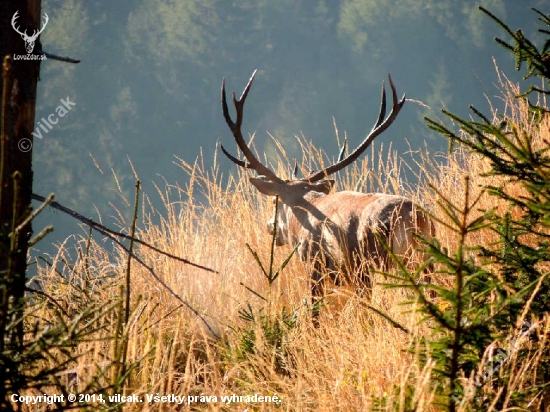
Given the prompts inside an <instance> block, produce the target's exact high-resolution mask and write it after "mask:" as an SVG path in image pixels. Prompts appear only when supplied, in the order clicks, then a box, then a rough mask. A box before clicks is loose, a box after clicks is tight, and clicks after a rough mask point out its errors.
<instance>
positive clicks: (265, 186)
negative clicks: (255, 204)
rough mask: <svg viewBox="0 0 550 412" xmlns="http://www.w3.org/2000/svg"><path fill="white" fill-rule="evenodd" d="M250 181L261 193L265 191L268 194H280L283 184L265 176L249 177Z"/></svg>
mask: <svg viewBox="0 0 550 412" xmlns="http://www.w3.org/2000/svg"><path fill="white" fill-rule="evenodd" d="M248 180H249V182H250V183H252V185H253V186H254V187H255V188H256V189H258V191H259V192H260V193H263V194H264V195H267V196H277V195H280V191H281V185H280V184H279V183H277V182H272V181H270V180H269V179H268V178H267V177H265V176H260V177H250V178H248Z"/></svg>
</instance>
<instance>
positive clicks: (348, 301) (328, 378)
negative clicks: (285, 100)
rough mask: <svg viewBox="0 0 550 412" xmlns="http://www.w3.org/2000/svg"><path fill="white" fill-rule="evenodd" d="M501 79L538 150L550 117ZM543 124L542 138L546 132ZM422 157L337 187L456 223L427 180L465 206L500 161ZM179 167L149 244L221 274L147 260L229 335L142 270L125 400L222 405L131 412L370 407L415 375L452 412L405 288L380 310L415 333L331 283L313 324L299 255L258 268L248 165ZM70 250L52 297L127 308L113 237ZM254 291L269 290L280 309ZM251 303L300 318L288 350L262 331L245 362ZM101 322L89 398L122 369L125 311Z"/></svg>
mask: <svg viewBox="0 0 550 412" xmlns="http://www.w3.org/2000/svg"><path fill="white" fill-rule="evenodd" d="M501 84H502V86H503V95H502V98H503V99H504V102H505V103H506V105H507V107H506V110H507V114H508V115H509V116H510V117H511V118H513V119H514V121H515V122H516V123H517V125H518V127H520V128H521V129H524V130H525V131H527V132H528V133H530V134H531V135H532V136H535V138H536V139H540V140H537V142H536V144H537V145H542V144H547V143H544V139H546V141H548V140H549V139H550V132H549V129H550V121H549V119H548V118H547V119H546V120H545V122H544V123H543V124H542V125H540V126H535V125H533V124H531V123H529V121H528V117H527V108H526V107H525V106H524V105H522V104H520V103H518V101H517V100H516V99H514V97H513V96H514V95H515V94H517V92H518V90H517V88H516V86H515V85H513V84H511V83H509V82H508V81H507V80H506V79H505V78H504V77H502V78H501ZM535 127H540V130H534V128H535ZM303 147H304V148H305V150H306V155H305V159H308V161H311V159H315V162H316V164H304V170H305V171H309V170H308V169H309V168H318V166H319V163H323V162H324V161H325V162H326V157H325V156H324V155H323V154H322V153H319V152H316V151H315V149H313V148H312V147H311V145H309V144H303ZM285 157H286V155H285V154H284V153H281V157H280V159H279V161H278V164H279V172H280V173H281V174H285V170H284V168H283V167H282V165H287V164H289V163H287V159H285ZM415 159H416V160H415V161H410V162H409V165H405V164H404V163H403V161H402V160H400V159H398V158H397V156H396V155H395V154H392V155H391V156H390V157H388V158H385V159H384V158H380V157H379V156H377V155H376V152H375V151H374V150H373V152H372V153H371V154H370V156H368V157H366V158H365V159H364V160H361V161H358V162H357V164H356V165H354V166H353V167H351V168H349V170H348V171H346V172H343V173H342V176H340V177H339V181H338V186H337V188H336V190H343V189H351V190H358V191H375V190H376V191H385V192H387V193H395V194H402V195H405V196H410V197H412V198H414V199H415V200H416V201H417V202H418V203H419V204H421V205H422V206H424V207H426V208H427V209H429V210H431V211H432V212H433V213H434V214H435V215H437V216H438V217H439V218H440V219H442V220H445V216H443V215H442V213H441V211H440V209H439V208H438V207H437V200H438V197H437V196H436V195H435V193H434V192H433V191H431V190H430V189H429V188H428V187H427V184H428V183H431V184H432V185H434V187H436V188H437V190H438V191H439V192H440V193H442V194H443V195H444V196H445V197H447V198H448V199H449V200H451V201H453V202H454V203H455V204H457V205H460V204H461V202H462V201H463V196H464V191H463V188H464V177H465V176H466V175H468V176H470V178H471V180H470V181H471V187H472V189H473V190H474V191H479V190H481V188H482V187H483V186H484V185H486V184H487V183H488V181H487V179H488V178H483V177H481V175H482V174H483V173H484V172H486V171H487V170H488V165H487V164H486V163H485V162H484V161H483V160H482V159H479V158H476V157H475V156H472V155H470V154H468V153H466V152H464V151H462V150H458V151H456V152H455V153H454V154H453V155H452V156H445V157H441V158H439V159H430V158H427V157H426V156H424V155H422V153H417V154H415ZM415 162H416V163H415ZM178 164H179V165H180V167H181V168H182V170H183V171H184V172H185V173H186V174H187V175H188V176H189V182H190V183H189V184H188V185H187V186H186V187H180V186H177V185H171V184H166V185H165V187H159V188H158V196H160V198H161V199H162V202H163V204H164V207H165V209H164V210H154V209H153V208H152V206H151V203H150V202H149V200H148V199H147V198H146V199H145V200H144V202H143V207H142V208H141V211H140V220H141V223H140V227H141V230H140V232H139V237H140V238H141V239H143V240H144V241H146V242H148V243H150V244H152V245H155V246H156V247H158V248H160V249H163V250H165V251H167V252H169V253H172V254H174V255H178V256H183V257H186V258H188V259H190V260H192V261H194V262H196V263H199V264H202V265H205V266H208V267H210V268H213V269H215V270H216V271H218V272H219V273H218V274H212V273H208V272H204V271H201V270H199V269H195V268H192V267H190V266H188V265H185V264H182V263H180V262H177V261H175V260H172V259H170V258H167V257H165V256H162V255H159V254H157V253H155V252H152V251H150V250H148V249H145V248H138V250H137V254H138V255H139V256H140V257H141V258H142V259H144V260H145V261H146V262H147V263H148V264H149V265H151V266H152V267H153V269H154V271H155V272H156V273H157V274H158V275H159V276H160V277H161V278H162V279H163V281H164V282H165V283H166V284H167V285H169V286H170V288H172V289H173V290H174V291H175V292H176V293H178V294H179V295H180V296H181V297H182V298H183V299H184V300H186V301H187V302H189V303H190V304H191V305H192V306H193V307H194V308H196V309H197V310H198V311H199V312H200V313H201V314H202V316H203V317H204V319H205V320H206V321H207V322H208V324H209V325H210V326H211V327H212V329H213V330H214V332H215V334H216V335H218V336H219V337H220V338H219V339H218V338H215V337H214V336H213V334H212V333H211V332H210V331H209V330H208V329H207V328H206V327H205V326H204V324H203V323H202V322H201V321H200V320H199V319H198V317H197V316H195V315H194V314H193V313H192V312H191V311H189V310H187V309H186V308H185V307H182V305H181V303H180V302H179V301H178V300H176V299H175V298H174V297H173V296H172V295H171V294H170V293H168V291H166V289H164V288H163V287H162V286H161V285H159V284H158V282H157V281H155V279H153V278H152V277H151V275H150V273H149V272H148V271H146V270H145V269H143V268H142V267H140V266H139V265H138V264H137V263H133V264H132V270H131V302H132V315H131V321H130V324H129V325H128V326H127V328H128V329H127V330H128V333H129V340H128V360H129V361H130V362H134V361H139V363H138V364H137V366H136V368H135V369H133V370H132V371H131V374H130V378H129V382H128V385H127V387H126V392H125V393H126V394H137V395H138V396H141V397H144V396H145V394H160V395H168V394H174V395H179V396H185V397H187V396H188V395H201V394H202V395H206V396H217V397H218V402H202V403H201V402H197V403H193V404H190V405H189V404H186V405H183V406H182V405H176V404H174V403H148V402H146V401H144V403H140V404H130V403H127V404H125V410H129V411H130V410H164V411H168V410H185V409H187V410H191V409H193V410H195V409H200V410H213V411H218V410H224V411H229V410H244V409H245V407H246V406H247V405H246V404H244V403H240V402H234V403H232V404H230V405H227V404H224V403H223V402H222V401H221V396H222V395H225V396H230V395H232V394H236V395H253V394H258V395H267V396H273V395H274V394H277V396H278V397H279V398H280V399H281V400H282V402H281V403H279V404H275V403H254V404H250V405H248V407H249V409H248V410H287V411H353V410H371V409H372V408H373V400H372V399H373V396H376V397H379V398H385V399H387V400H388V404H389V405H392V403H393V401H398V400H399V398H400V397H404V390H403V391H401V394H399V393H398V392H397V391H396V388H400V387H401V388H405V386H406V383H407V382H410V379H413V380H415V381H416V385H414V387H413V391H414V393H413V396H414V398H415V399H416V400H417V401H418V402H419V403H418V405H419V407H418V409H417V410H419V411H421V410H425V411H436V410H440V409H438V408H437V407H434V406H432V405H431V404H432V401H433V400H434V393H433V387H432V386H431V385H430V383H431V374H432V367H433V364H431V363H430V362H428V364H427V366H425V367H424V368H423V369H421V370H420V366H419V365H420V362H419V360H418V358H417V356H416V355H414V351H413V352H409V349H411V343H412V342H413V339H414V337H415V336H418V335H422V334H427V333H428V328H427V327H426V325H420V326H419V325H418V321H419V316H418V315H417V314H415V313H414V311H413V306H412V305H404V304H403V302H404V301H406V300H407V299H408V296H407V294H406V293H405V292H404V291H402V290H386V289H384V288H383V287H382V286H380V284H377V285H376V286H375V289H374V291H373V296H372V301H371V305H373V306H375V307H378V308H380V309H381V310H383V311H385V312H387V313H388V314H389V315H390V316H392V317H393V318H394V319H396V320H398V321H399V322H401V324H403V325H405V326H407V327H408V328H409V329H410V331H411V335H406V334H405V333H404V332H402V331H401V330H399V329H396V328H393V327H392V326H390V325H389V324H388V322H387V321H385V320H384V319H382V318H381V317H380V316H379V315H377V314H375V313H373V312H371V311H369V310H367V309H366V308H365V307H364V305H363V304H364V302H363V301H362V299H361V298H359V297H357V296H355V295H354V293H353V290H352V288H347V287H338V288H334V289H333V291H332V293H331V294H330V296H329V297H328V299H327V306H326V307H323V308H322V314H321V317H320V322H321V326H320V328H318V329H315V328H313V327H312V325H311V322H310V321H309V317H308V316H309V315H308V313H307V310H306V306H307V305H306V303H305V302H304V300H307V299H308V296H309V279H308V276H307V274H306V273H305V271H304V268H303V266H302V264H301V263H300V262H299V260H298V258H297V257H294V258H293V259H292V260H291V262H290V264H289V265H288V266H287V267H286V269H285V270H284V271H283V272H282V275H281V276H280V277H279V278H278V279H277V280H276V281H275V283H274V284H273V287H272V290H268V286H267V282H266V281H265V279H264V278H263V276H262V275H261V271H260V268H259V267H258V264H257V263H256V262H255V260H254V259H253V257H252V255H251V253H250V251H249V250H248V249H247V247H246V244H249V245H250V247H251V248H252V249H253V250H254V251H256V252H257V253H258V255H259V257H260V259H261V260H262V262H268V261H269V257H270V243H271V239H270V236H269V235H268V234H267V233H266V231H265V222H266V221H267V220H268V219H269V217H270V216H271V214H272V213H273V205H272V203H271V200H270V199H268V198H266V197H262V196H261V195H259V194H258V193H256V192H255V191H254V188H253V187H251V185H249V184H248V181H247V176H246V175H245V174H243V173H241V171H236V173H235V174H234V175H231V176H229V177H228V179H226V181H227V183H223V184H222V180H223V179H222V175H221V173H220V172H219V169H218V166H217V165H216V164H214V165H213V166H211V165H205V164H204V163H203V162H202V161H200V160H199V161H198V162H197V163H195V164H188V163H186V162H185V161H183V160H181V159H178ZM408 167H410V168H411V169H412V170H416V171H417V173H419V177H420V183H419V184H418V185H416V186H411V185H409V184H407V182H406V181H404V180H403V173H402V172H403V170H405V168H408ZM492 179H494V178H492ZM510 190H513V186H510ZM494 206H495V201H494V198H490V197H489V196H487V195H483V196H482V198H481V200H480V203H479V209H480V210H483V209H490V208H493V207H494ZM502 207H504V205H502ZM480 213H481V212H480ZM472 218H473V216H472ZM159 219H160V224H159V223H158V220H159ZM153 222H157V223H153ZM491 236H492V234H491V233H489V232H477V233H476V234H475V235H474V236H472V237H471V238H469V239H468V241H469V242H471V244H482V243H483V244H489V243H490V242H491V239H492V238H491ZM437 237H438V238H439V239H440V241H441V243H442V244H443V245H444V246H446V247H448V248H449V249H450V250H452V249H453V247H455V246H456V242H457V239H456V235H454V234H453V233H452V232H450V231H449V230H447V229H446V228H445V227H444V226H443V225H438V227H437ZM71 242H72V240H71ZM68 244H69V242H67V243H66V244H65V245H63V246H62V247H61V248H60V251H59V254H58V255H57V257H56V261H55V262H53V264H54V265H53V267H50V266H42V267H41V268H40V270H39V275H38V281H39V282H40V284H41V286H42V287H43V290H44V291H45V292H46V293H47V294H49V295H50V296H51V297H52V298H53V299H55V300H56V301H57V302H58V303H59V305H61V306H62V307H63V309H64V311H65V312H66V314H67V316H69V317H70V316H74V315H75V314H77V313H78V312H79V310H80V309H81V308H82V307H84V305H85V304H87V303H89V302H93V301H96V302H101V303H104V304H109V303H111V302H115V304H118V303H116V302H118V301H117V299H118V298H119V297H120V296H121V289H120V287H119V285H122V284H123V283H124V280H123V279H124V276H125V267H126V260H127V256H126V255H125V254H124V253H123V252H121V253H119V254H115V255H114V256H113V255H109V254H108V253H107V252H105V250H104V248H103V244H102V243H98V242H97V241H95V240H92V241H89V240H88V239H86V238H80V239H78V240H77V241H76V244H77V248H78V249H79V250H81V253H80V258H78V259H77V260H76V261H73V262H70V264H69V263H68V262H69V261H70V258H69V257H68V256H67V252H66V248H67V245H68ZM289 253H290V249H289V248H287V247H283V248H278V249H276V251H275V262H276V264H278V263H280V262H282V261H283V260H284V259H285V258H286V256H287V255H288V254H289ZM63 262H65V264H63ZM58 271H60V272H58ZM452 281H453V279H452V278H450V277H449V278H443V277H441V278H438V279H436V283H439V284H444V285H447V286H451V285H452ZM243 285H246V287H245V286H243ZM247 288H250V289H252V290H254V291H256V292H257V293H259V294H261V295H263V296H269V300H270V302H269V305H267V304H266V303H265V302H264V301H263V300H262V299H260V298H259V297H257V296H256V295H255V294H253V293H252V292H250V290H249V289H247ZM248 304H250V306H251V307H252V308H253V309H254V310H255V311H256V313H258V312H257V311H258V310H259V309H260V308H263V311H264V312H263V313H266V312H267V311H269V312H270V314H271V315H272V317H274V318H276V317H280V316H281V314H282V313H283V309H284V308H287V310H288V311H290V312H291V313H292V312H295V314H296V316H297V319H298V320H297V323H296V326H295V327H293V328H290V329H289V331H288V332H287V333H286V334H285V335H284V341H283V342H282V343H281V344H280V345H281V346H282V347H281V348H276V349H278V350H279V352H277V350H274V348H273V347H272V346H270V344H269V341H268V338H267V337H265V336H263V334H262V330H261V329H260V328H259V327H257V328H256V333H255V338H256V343H255V349H256V350H255V352H254V353H249V354H248V355H246V356H244V355H243V353H242V342H243V333H245V331H246V330H248V329H247V328H250V327H251V326H250V322H247V321H245V320H243V319H241V318H240V316H239V311H241V310H243V309H245V310H246V309H247V305H248ZM52 313H53V309H51V308H50V307H49V306H47V305H44V306H43V307H42V309H41V310H40V311H39V312H37V313H35V314H34V315H35V316H36V317H37V318H39V319H42V320H53V319H52V316H53V315H52ZM96 322H97V323H98V324H100V325H102V326H104V327H105V329H104V332H101V333H99V334H98V333H96V334H95V335H93V336H91V337H90V341H89V342H83V343H81V344H80V345H79V346H78V347H77V348H76V349H75V350H76V351H78V352H79V353H82V356H81V357H80V358H79V361H78V363H76V364H72V365H71V366H70V372H71V373H72V375H71V376H73V377H74V376H77V380H73V382H72V383H73V385H76V386H75V387H74V388H73V389H74V391H75V392H85V391H88V392H91V391H92V390H93V386H92V387H91V388H86V384H87V383H88V382H89V381H90V380H91V377H92V376H94V375H98V374H99V375H103V376H102V377H101V378H100V381H101V382H102V383H103V384H105V383H106V382H109V381H110V379H111V378H112V376H113V374H114V373H115V372H116V370H117V368H119V365H118V364H117V363H116V362H115V361H114V359H115V355H114V351H115V349H116V347H115V346H116V345H115V343H114V342H113V341H112V340H102V338H106V337H108V336H112V334H113V330H114V328H115V325H116V324H117V322H119V321H118V320H117V318H116V312H109V314H108V315H107V316H106V317H105V318H103V319H99V320H97V321H96ZM413 349H414V348H413ZM277 353H279V354H281V353H282V354H283V355H281V356H283V357H284V360H285V362H286V366H285V370H284V373H282V372H281V369H280V359H279V358H278V355H277ZM411 353H412V354H411ZM524 373H528V372H524ZM143 399H145V398H143ZM186 399H187V398H186ZM211 400H212V398H211ZM401 403H402V402H401ZM30 409H31V410H39V409H38V408H35V407H32V408H30ZM391 410H393V409H391Z"/></svg>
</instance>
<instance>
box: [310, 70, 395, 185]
mask: <svg viewBox="0 0 550 412" xmlns="http://www.w3.org/2000/svg"><path fill="white" fill-rule="evenodd" d="M388 79H389V81H390V88H391V90H392V98H393V106H392V109H391V112H390V114H389V115H388V117H387V118H386V119H385V120H383V119H384V116H385V115H386V92H385V90H384V84H382V99H381V100H382V102H381V104H380V113H379V114H378V119H377V121H376V123H375V124H374V127H373V128H372V130H371V132H370V133H369V134H368V136H367V137H366V138H365V140H363V142H362V143H361V144H360V145H359V146H358V147H357V148H356V149H355V150H354V151H353V152H351V153H350V154H349V155H348V156H346V157H345V158H344V159H342V160H340V161H338V162H336V163H335V164H333V165H331V166H329V167H327V168H325V169H323V170H320V171H318V172H316V173H313V174H311V175H310V176H309V177H308V180H309V181H310V182H316V181H318V180H321V179H323V178H324V177H326V176H329V175H331V174H333V173H336V172H338V171H339V170H342V169H343V168H345V167H346V166H349V165H350V164H351V163H353V162H354V161H355V160H357V158H358V157H359V156H361V154H362V153H363V152H364V151H365V150H366V149H367V148H368V147H369V146H370V145H371V144H372V142H373V141H374V139H376V138H377V137H378V136H379V135H381V134H382V133H383V132H384V131H385V130H386V129H387V128H388V127H390V125H391V124H392V123H393V122H394V120H395V119H396V118H397V115H398V114H399V112H400V111H401V109H402V108H403V105H404V104H405V95H403V97H402V98H401V100H398V99H397V91H396V90H395V85H394V84H393V81H392V78H391V75H389V74H388Z"/></svg>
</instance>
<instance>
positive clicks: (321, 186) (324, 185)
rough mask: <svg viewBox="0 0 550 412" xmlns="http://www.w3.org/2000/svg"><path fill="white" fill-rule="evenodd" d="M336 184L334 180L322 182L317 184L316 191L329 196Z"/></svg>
mask: <svg viewBox="0 0 550 412" xmlns="http://www.w3.org/2000/svg"><path fill="white" fill-rule="evenodd" d="M334 182H335V181H334V180H333V179H325V180H321V181H320V182H319V183H315V185H314V186H315V191H316V192H321V193H324V194H325V195H328V194H329V193H330V191H331V190H332V188H333V187H334Z"/></svg>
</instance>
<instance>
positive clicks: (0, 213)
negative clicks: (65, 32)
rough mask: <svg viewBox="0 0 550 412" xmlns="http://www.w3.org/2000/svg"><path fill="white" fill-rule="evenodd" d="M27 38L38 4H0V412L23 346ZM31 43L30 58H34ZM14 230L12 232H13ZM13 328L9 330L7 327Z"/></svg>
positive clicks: (28, 165) (31, 87)
mask: <svg viewBox="0 0 550 412" xmlns="http://www.w3.org/2000/svg"><path fill="white" fill-rule="evenodd" d="M16 12H18V17H17V22H16V24H15V25H16V26H17V27H18V29H19V30H20V31H21V32H25V30H26V32H27V33H28V34H31V35H32V33H33V32H34V30H37V29H40V27H41V1H40V0H2V1H1V2H0V58H1V62H0V64H2V74H3V76H2V81H1V82H0V98H1V103H0V104H1V107H0V132H1V148H0V376H1V377H2V378H1V379H2V382H0V391H1V392H3V393H1V395H2V396H1V397H0V407H2V406H3V408H2V409H4V408H6V407H7V408H10V406H9V405H6V404H5V402H6V395H7V392H6V391H7V390H9V389H8V388H10V387H11V388H12V389H13V388H17V387H19V386H20V385H21V384H23V382H21V381H20V378H19V377H20V374H19V372H18V365H17V363H16V361H15V358H16V356H15V355H16V354H17V352H18V351H19V350H20V349H21V348H22V345H23V324H22V322H21V321H20V319H21V316H22V314H23V298H24V294H25V280H26V279H25V274H26V268H27V265H26V260H27V250H28V242H29V239H30V237H31V234H32V228H31V224H30V222H29V223H28V224H26V225H25V226H23V227H21V223H23V222H24V221H25V218H26V217H28V215H29V212H30V209H31V194H32V179H33V174H32V144H33V136H32V135H31V132H32V131H33V129H34V114H35V103H36V86H37V82H38V75H39V71H40V60H21V59H19V58H18V56H21V55H22V56H26V55H27V54H28V53H27V50H26V49H25V42H24V41H23V39H22V37H21V35H20V34H18V33H17V32H16V31H15V30H14V28H13V27H12V18H13V16H14V14H15V13H16ZM40 49H41V47H40V44H39V42H38V40H37V41H36V44H35V47H34V51H33V53H32V54H38V50H40ZM16 228H18V230H15V229H16ZM14 324H15V325H16V326H13V325H14Z"/></svg>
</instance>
